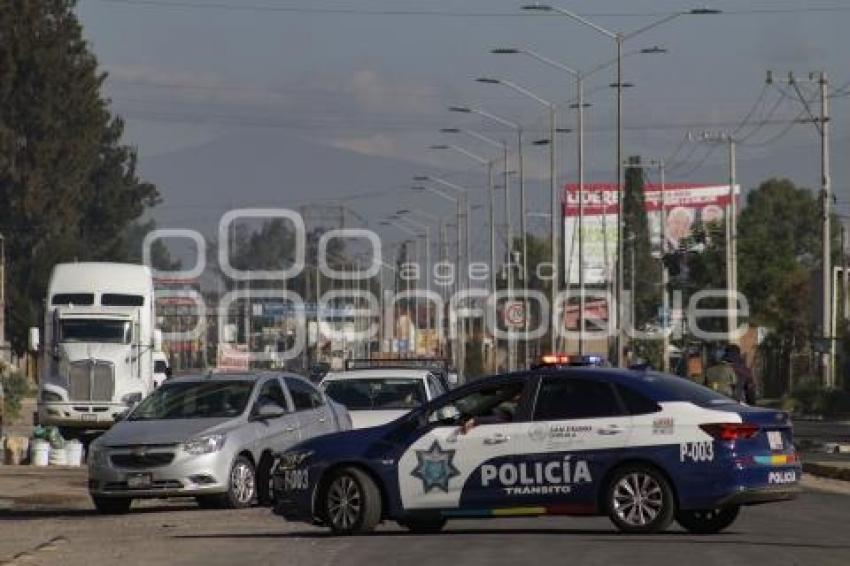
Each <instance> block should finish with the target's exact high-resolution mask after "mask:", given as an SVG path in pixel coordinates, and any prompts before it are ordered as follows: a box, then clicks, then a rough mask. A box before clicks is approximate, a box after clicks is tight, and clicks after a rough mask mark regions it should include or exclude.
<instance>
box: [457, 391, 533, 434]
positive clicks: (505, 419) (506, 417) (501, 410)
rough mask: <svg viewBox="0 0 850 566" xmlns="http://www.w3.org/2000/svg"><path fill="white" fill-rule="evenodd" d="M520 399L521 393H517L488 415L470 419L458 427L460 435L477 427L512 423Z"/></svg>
mask: <svg viewBox="0 0 850 566" xmlns="http://www.w3.org/2000/svg"><path fill="white" fill-rule="evenodd" d="M520 397H522V391H518V392H517V393H515V394H514V395H512V396H511V397H510V398H509V399H505V400H504V401H502V402H501V403H499V404H498V405H496V406H495V407H493V408H492V410H491V412H490V414H488V415H479V416H476V417H470V418H469V419H467V420H466V421H464V422H463V424H461V425H460V431H459V432H460V434H466V433H468V432H469V431H471V430H472V429H473V428H475V427H476V426H478V425H483V424H501V423H509V422H513V420H514V415H515V414H516V411H517V407H519V400H520Z"/></svg>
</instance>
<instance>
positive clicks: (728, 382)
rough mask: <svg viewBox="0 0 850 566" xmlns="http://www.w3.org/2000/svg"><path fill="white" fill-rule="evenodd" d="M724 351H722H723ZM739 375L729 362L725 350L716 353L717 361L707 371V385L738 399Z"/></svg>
mask: <svg viewBox="0 0 850 566" xmlns="http://www.w3.org/2000/svg"><path fill="white" fill-rule="evenodd" d="M721 352H722V353H721ZM737 382H738V376H737V375H736V374H735V370H734V369H733V368H732V364H730V363H729V360H728V359H727V356H726V352H725V351H718V352H717V353H716V354H715V362H714V364H713V365H712V366H710V367H709V368H708V369H707V370H706V372H705V385H706V387H710V388H711V389H714V390H715V391H717V392H718V393H721V394H723V395H726V396H727V397H731V398H732V399H737V398H738V396H737V389H738V387H737Z"/></svg>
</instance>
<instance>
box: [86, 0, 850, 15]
mask: <svg viewBox="0 0 850 566" xmlns="http://www.w3.org/2000/svg"><path fill="white" fill-rule="evenodd" d="M99 1H100V2H101V3H102V4H122V5H125V6H136V7H151V8H170V9H193V10H219V11H231V12H282V13H294V14H316V15H323V14H327V15H351V16H418V17H422V16H425V17H451V18H465V17H472V18H482V17H491V18H545V17H547V15H546V14H535V13H533V12H520V11H518V10H517V11H510V12H462V11H454V10H410V9H408V10H401V9H368V8H342V7H314V6H311V7H306V6H296V5H291V4H290V5H279V4H244V3H242V4H234V3H228V2H194V1H189V0H99ZM838 12H850V6H847V5H841V4H831V5H823V6H808V7H805V8H749V9H746V8H744V9H732V10H724V11H723V12H721V13H720V14H718V16H727V17H728V16H752V15H771V14H776V15H779V14H813V13H838ZM675 13H676V12H586V13H583V14H581V15H582V16H584V17H587V18H661V17H665V16H672V15H674V14H675Z"/></svg>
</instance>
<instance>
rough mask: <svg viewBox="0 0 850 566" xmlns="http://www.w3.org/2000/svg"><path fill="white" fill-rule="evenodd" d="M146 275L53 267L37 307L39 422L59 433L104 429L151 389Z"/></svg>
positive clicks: (131, 269) (115, 268) (110, 268)
mask: <svg viewBox="0 0 850 566" xmlns="http://www.w3.org/2000/svg"><path fill="white" fill-rule="evenodd" d="M154 321H155V316H154V290H153V279H152V277H151V272H150V270H149V269H148V268H147V267H146V266H143V265H131V264H120V263H66V264H58V265H56V266H55V267H54V269H53V273H52V275H51V277H50V283H49V285H48V291H47V301H46V305H45V320H44V341H43V343H40V340H39V332H38V330H37V329H33V330H32V331H31V342H33V343H32V344H31V347H33V349H35V350H37V351H38V352H39V354H40V365H39V368H40V379H39V398H38V414H39V422H40V423H41V424H44V425H54V426H58V427H61V428H63V429H65V430H67V429H76V430H91V429H102V428H108V427H109V426H110V425H111V424H112V423H113V422H114V421H115V420H116V419H117V418H120V416H121V415H123V414H124V413H125V412H126V411H127V410H128V409H129V408H131V407H133V406H134V405H135V404H137V403H138V402H139V401H141V400H142V399H143V398H144V397H146V396H147V395H148V393H150V392H151V391H152V390H153V388H154V353H155V352H157V351H159V350H160V349H161V344H160V342H161V339H160V338H159V336H160V334H159V331H157V330H155V329H154V327H153V325H154Z"/></svg>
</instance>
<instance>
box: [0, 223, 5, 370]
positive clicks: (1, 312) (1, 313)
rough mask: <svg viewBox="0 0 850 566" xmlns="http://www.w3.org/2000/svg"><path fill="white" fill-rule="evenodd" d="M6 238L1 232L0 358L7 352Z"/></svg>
mask: <svg viewBox="0 0 850 566" xmlns="http://www.w3.org/2000/svg"><path fill="white" fill-rule="evenodd" d="M5 347H6V239H5V238H4V237H3V234H0V360H2V359H4V358H5V356H6V354H5V353H4V352H3V349H5Z"/></svg>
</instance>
